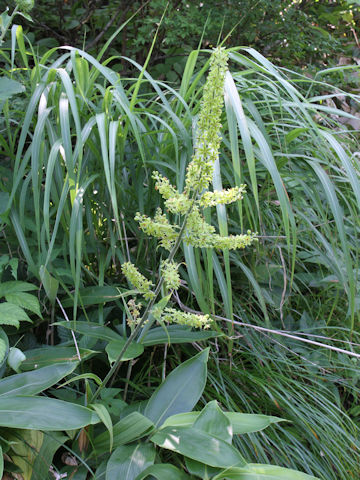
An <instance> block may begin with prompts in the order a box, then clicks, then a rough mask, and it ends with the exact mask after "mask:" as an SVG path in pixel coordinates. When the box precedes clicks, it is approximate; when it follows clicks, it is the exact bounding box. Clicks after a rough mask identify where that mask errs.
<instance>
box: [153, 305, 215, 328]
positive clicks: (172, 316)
mask: <svg viewBox="0 0 360 480" xmlns="http://www.w3.org/2000/svg"><path fill="white" fill-rule="evenodd" d="M161 321H163V322H167V323H177V324H179V325H187V326H188V327H193V328H203V329H207V328H210V324H211V318H210V317H209V315H197V314H195V313H187V312H182V311H181V310H176V309H175V308H170V307H166V308H165V309H164V311H163V313H162V315H161Z"/></svg>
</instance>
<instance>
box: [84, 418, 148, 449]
mask: <svg viewBox="0 0 360 480" xmlns="http://www.w3.org/2000/svg"><path fill="white" fill-rule="evenodd" d="M153 427H154V424H153V423H152V422H151V421H150V420H149V419H148V418H146V417H144V416H143V415H141V413H138V412H133V413H130V415H127V416H126V417H124V418H122V419H121V420H120V421H119V422H118V423H116V424H115V425H114V426H113V436H114V447H120V446H121V445H125V444H126V443H130V442H133V441H134V440H137V439H138V438H141V437H143V436H144V435H148V434H149V433H150V431H151V430H152V429H153ZM109 442H110V436H109V432H108V431H106V432H104V433H101V434H100V435H97V436H96V438H95V440H94V448H95V450H96V452H97V454H98V455H102V454H103V453H105V452H109Z"/></svg>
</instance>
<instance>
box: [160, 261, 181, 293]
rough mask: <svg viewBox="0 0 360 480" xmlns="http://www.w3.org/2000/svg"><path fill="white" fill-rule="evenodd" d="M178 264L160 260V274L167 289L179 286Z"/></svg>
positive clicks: (175, 288) (174, 288)
mask: <svg viewBox="0 0 360 480" xmlns="http://www.w3.org/2000/svg"><path fill="white" fill-rule="evenodd" d="M178 268H179V265H178V264H177V263H175V262H170V261H169V260H164V261H163V262H161V275H162V277H163V279H164V283H165V287H166V289H167V290H177V289H178V288H179V287H180V275H179V272H178Z"/></svg>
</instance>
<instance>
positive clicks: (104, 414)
mask: <svg viewBox="0 0 360 480" xmlns="http://www.w3.org/2000/svg"><path fill="white" fill-rule="evenodd" d="M90 406H91V408H93V409H94V410H95V412H96V413H97V414H98V416H99V418H100V420H101V421H102V422H103V424H104V425H105V427H106V428H107V430H108V432H109V452H111V450H112V449H113V444H114V433H113V424H112V421H111V417H110V414H109V412H108V411H107V409H106V407H105V405H102V404H101V403H94V404H93V405H90Z"/></svg>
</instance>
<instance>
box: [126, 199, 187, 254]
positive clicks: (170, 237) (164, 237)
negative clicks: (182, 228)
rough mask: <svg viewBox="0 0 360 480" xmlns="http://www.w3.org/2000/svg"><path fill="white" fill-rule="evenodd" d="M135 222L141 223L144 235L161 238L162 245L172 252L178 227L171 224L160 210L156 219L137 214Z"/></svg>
mask: <svg viewBox="0 0 360 480" xmlns="http://www.w3.org/2000/svg"><path fill="white" fill-rule="evenodd" d="M135 220H136V221H137V222H139V227H140V228H141V230H142V231H143V232H144V233H146V234H147V235H149V236H152V237H155V238H159V239H160V245H161V246H162V247H164V248H166V250H171V247H172V246H173V245H174V243H175V241H176V238H177V235H178V232H177V227H176V226H175V225H171V224H170V222H169V220H168V219H167V217H166V215H165V214H163V213H162V211H161V209H160V208H158V209H157V211H156V214H155V216H154V219H151V218H149V217H148V216H146V215H143V214H141V213H137V214H136V215H135Z"/></svg>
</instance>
